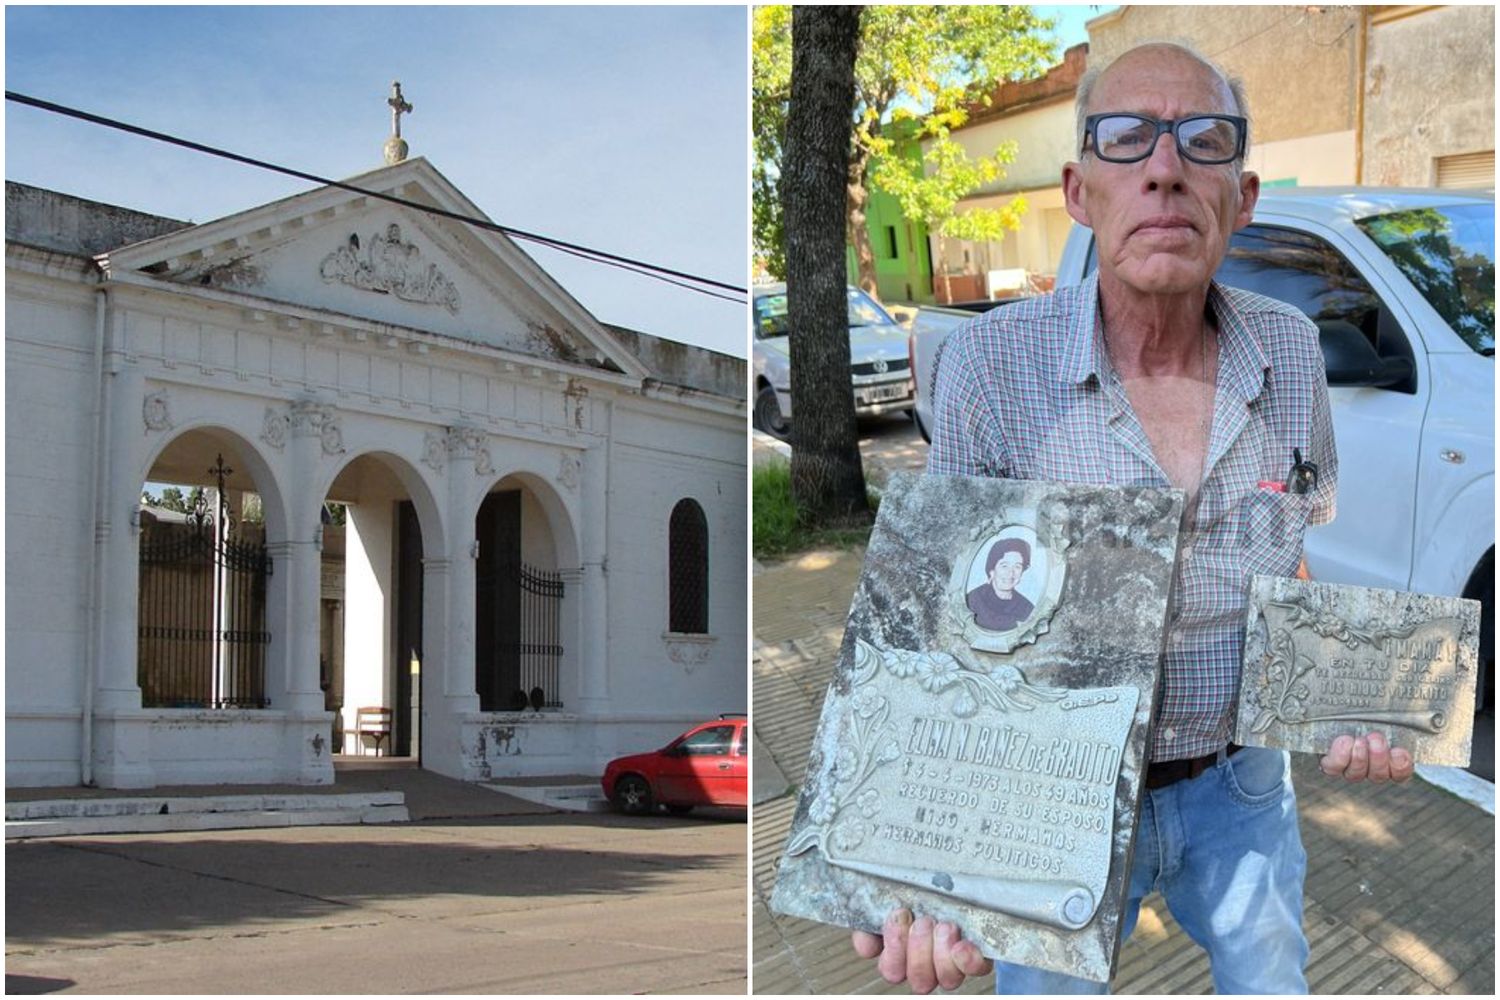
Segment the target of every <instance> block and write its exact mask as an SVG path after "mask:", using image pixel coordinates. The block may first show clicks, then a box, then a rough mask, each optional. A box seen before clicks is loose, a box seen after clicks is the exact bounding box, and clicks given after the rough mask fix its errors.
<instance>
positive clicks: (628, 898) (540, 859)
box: [5, 762, 747, 994]
mask: <svg viewBox="0 0 1500 1000" xmlns="http://www.w3.org/2000/svg"><path fill="white" fill-rule="evenodd" d="M391 764H396V762H383V763H382V766H378V767H370V766H364V767H360V768H358V769H355V770H353V771H350V772H349V773H345V771H343V770H341V771H340V772H339V775H338V784H336V785H335V786H334V788H335V789H338V790H341V791H344V792H348V791H351V790H353V791H363V792H370V793H374V792H390V791H400V792H402V793H403V794H404V795H405V798H406V802H407V803H408V805H409V808H410V810H411V813H412V815H413V818H414V821H413V822H410V823H393V824H386V825H381V826H316V827H302V828H291V829H255V830H233V831H231V830H216V831H205V832H185V833H149V834H146V833H142V834H121V835H112V836H80V837H66V838H57V839H37V840H27V841H18V842H14V843H11V844H8V845H7V847H6V865H5V874H6V880H5V894H6V899H5V913H6V941H5V951H6V958H5V970H6V992H7V993H41V992H74V993H91V994H102V993H144V994H158V993H167V994H175V993H243V994H261V993H299V994H348V993H381V994H393V993H428V992H435V993H481V994H509V993H517V994H526V993H558V992H560V993H637V992H653V993H695V994H701V993H743V992H744V991H745V989H746V985H747V984H746V958H745V921H746V912H745V869H746V858H745V840H746V838H745V823H744V820H743V813H742V812H741V813H740V814H739V815H737V816H733V817H731V816H727V815H710V814H708V813H707V812H706V813H705V815H702V816H699V815H697V814H694V815H692V816H683V817H667V816H661V817H640V818H636V817H624V816H614V815H600V816H593V815H581V814H571V813H558V812H556V811H555V810H552V809H549V808H546V807H544V806H541V805H537V804H533V803H530V802H526V801H523V800H521V799H518V798H514V797H512V796H508V795H503V794H500V793H497V792H494V791H490V790H487V789H484V788H481V787H478V786H475V785H471V784H465V783H463V782H459V781H453V780H451V779H448V778H443V777H440V776H438V775H434V774H431V773H429V772H424V771H419V770H416V769H414V768H411V767H401V766H399V764H397V766H391Z"/></svg>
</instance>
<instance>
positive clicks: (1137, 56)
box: [1074, 42, 1250, 150]
mask: <svg viewBox="0 0 1500 1000" xmlns="http://www.w3.org/2000/svg"><path fill="white" fill-rule="evenodd" d="M1140 73H1146V74H1150V75H1152V76H1157V77H1162V78H1165V79H1170V78H1173V77H1184V76H1191V77H1197V78H1198V79H1199V80H1201V79H1202V78H1203V77H1204V76H1207V77H1210V78H1212V80H1213V81H1214V85H1213V90H1214V92H1215V94H1216V95H1217V97H1218V100H1220V101H1222V104H1221V105H1220V106H1219V107H1214V108H1197V109H1195V110H1197V111H1199V112H1210V111H1222V112H1226V113H1228V114H1234V115H1239V116H1240V117H1242V118H1244V119H1245V120H1246V122H1247V126H1246V133H1247V138H1246V142H1245V148H1246V150H1248V149H1249V148H1250V143H1249V139H1248V133H1249V126H1248V122H1249V119H1250V102H1249V101H1248V100H1247V99H1246V97H1245V86H1244V84H1243V83H1241V82H1240V81H1239V80H1238V79H1235V78H1234V77H1232V76H1230V75H1229V74H1227V73H1225V72H1224V70H1223V69H1221V68H1220V67H1219V66H1217V65H1215V64H1214V63H1212V62H1210V61H1209V60H1208V59H1207V58H1205V57H1203V56H1201V55H1199V54H1198V53H1197V52H1195V51H1193V50H1192V49H1191V48H1189V47H1188V46H1186V45H1179V44H1178V43H1176V42H1145V43H1143V44H1141V45H1137V46H1136V47H1135V48H1133V49H1128V50H1126V51H1125V52H1122V53H1120V55H1118V56H1116V57H1115V58H1114V60H1113V61H1112V62H1110V63H1109V64H1107V65H1105V66H1098V67H1092V68H1090V69H1089V71H1088V72H1087V73H1085V74H1084V75H1083V79H1081V80H1079V81H1078V92H1077V95H1076V97H1075V99H1074V116H1075V118H1076V123H1077V130H1076V134H1077V143H1076V145H1075V148H1076V149H1078V150H1082V149H1083V133H1084V119H1086V118H1087V117H1088V116H1089V115H1091V114H1094V113H1095V112H1096V111H1101V110H1109V111H1131V110H1134V109H1131V108H1125V107H1117V106H1113V105H1110V106H1108V107H1106V105H1107V104H1108V102H1109V101H1110V100H1111V99H1112V97H1113V96H1114V93H1115V91H1116V90H1118V89H1119V88H1118V87H1116V86H1115V84H1117V83H1118V82H1119V81H1120V80H1121V79H1122V78H1124V79H1129V78H1131V77H1133V76H1135V75H1136V74H1140Z"/></svg>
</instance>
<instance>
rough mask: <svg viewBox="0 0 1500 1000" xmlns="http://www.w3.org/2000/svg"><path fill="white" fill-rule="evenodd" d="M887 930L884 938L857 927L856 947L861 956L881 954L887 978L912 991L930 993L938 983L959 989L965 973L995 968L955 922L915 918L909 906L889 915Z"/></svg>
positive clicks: (882, 972) (873, 956) (973, 974)
mask: <svg viewBox="0 0 1500 1000" xmlns="http://www.w3.org/2000/svg"><path fill="white" fill-rule="evenodd" d="M884 934H885V936H884V938H883V939H882V938H879V937H876V936H875V935H874V934H868V933H866V932H864V931H855V932H854V950H855V951H856V952H858V953H859V957H860V958H875V957H876V956H877V955H878V956H879V957H880V964H879V966H878V968H879V969H880V974H881V975H882V976H884V977H885V981H886V982H888V983H900V982H903V981H904V982H906V983H908V984H909V985H910V986H911V990H912V992H913V993H931V992H932V990H933V988H934V987H937V986H941V987H942V988H943V989H945V990H956V989H958V988H959V987H960V986H962V985H963V982H964V978H965V977H966V976H982V975H985V974H986V973H988V972H989V971H990V970H991V969H992V968H994V966H993V965H992V964H991V962H990V960H989V959H987V958H985V957H984V956H983V955H981V954H980V953H979V949H978V948H976V947H974V945H973V944H972V943H970V942H968V941H965V940H963V937H962V935H961V934H960V933H959V930H958V928H957V927H955V926H954V925H953V924H949V923H941V924H939V923H935V922H934V921H933V919H932V918H931V917H918V918H917V919H916V920H912V916H911V912H910V911H909V910H904V909H903V910H895V911H893V912H892V913H891V915H890V916H888V917H886V918H885V931H884Z"/></svg>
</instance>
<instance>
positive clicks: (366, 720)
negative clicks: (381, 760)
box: [344, 706, 392, 757]
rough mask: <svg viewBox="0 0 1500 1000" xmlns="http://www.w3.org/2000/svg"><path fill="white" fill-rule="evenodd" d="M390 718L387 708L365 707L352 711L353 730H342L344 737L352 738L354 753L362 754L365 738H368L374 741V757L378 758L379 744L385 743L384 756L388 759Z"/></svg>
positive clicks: (389, 711) (389, 751)
mask: <svg viewBox="0 0 1500 1000" xmlns="http://www.w3.org/2000/svg"><path fill="white" fill-rule="evenodd" d="M391 716H392V712H391V710H390V709H389V708H384V707H381V706H366V707H364V708H357V709H355V710H354V728H353V729H346V730H344V734H345V735H346V736H349V735H352V736H353V737H354V745H355V747H357V748H358V749H357V750H356V751H355V752H356V753H364V748H365V739H364V738H365V737H366V736H368V737H370V738H371V739H372V740H374V741H375V756H377V757H379V756H380V743H381V741H382V740H384V741H386V743H387V745H386V748H385V753H386V756H387V757H389V756H390V753H391V748H390V745H389V741H390V738H391Z"/></svg>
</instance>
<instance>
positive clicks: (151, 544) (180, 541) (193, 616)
mask: <svg viewBox="0 0 1500 1000" xmlns="http://www.w3.org/2000/svg"><path fill="white" fill-rule="evenodd" d="M209 472H210V473H211V474H214V475H216V477H217V483H218V502H217V505H216V506H217V508H218V510H217V516H215V515H214V514H211V513H209V511H208V504H207V499H206V497H203V496H201V495H200V497H199V500H198V504H197V507H196V509H195V510H194V511H193V513H192V514H190V515H188V519H187V521H186V523H182V524H173V523H166V522H157V521H154V520H153V521H146V520H144V519H143V522H142V525H141V545H140V630H139V635H138V654H137V655H138V660H137V682H138V683H139V684H140V687H141V704H142V705H143V706H144V707H146V708H265V707H266V706H267V705H268V704H269V702H268V701H267V700H266V696H265V673H266V648H267V646H268V645H269V644H270V641H271V633H270V632H269V631H267V630H266V582H267V578H268V577H270V575H271V557H270V555H269V554H268V553H267V552H266V546H265V544H264V541H263V540H262V539H261V538H259V537H253V536H255V535H258V532H255V531H254V530H253V529H245V528H240V527H238V526H237V525H236V524H235V522H234V520H233V519H232V518H231V517H230V516H229V511H228V506H227V504H226V502H225V500H224V479H225V477H226V476H228V475H229V474H230V473H231V472H233V470H232V469H227V468H225V467H224V459H223V456H220V457H219V461H218V464H217V465H216V466H215V468H213V469H210V470H209Z"/></svg>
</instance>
